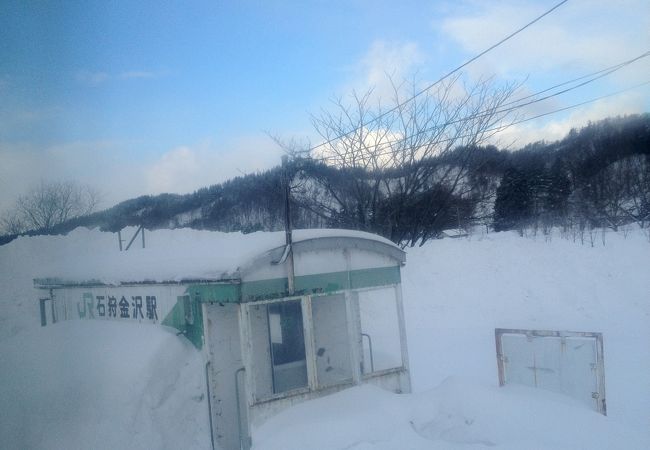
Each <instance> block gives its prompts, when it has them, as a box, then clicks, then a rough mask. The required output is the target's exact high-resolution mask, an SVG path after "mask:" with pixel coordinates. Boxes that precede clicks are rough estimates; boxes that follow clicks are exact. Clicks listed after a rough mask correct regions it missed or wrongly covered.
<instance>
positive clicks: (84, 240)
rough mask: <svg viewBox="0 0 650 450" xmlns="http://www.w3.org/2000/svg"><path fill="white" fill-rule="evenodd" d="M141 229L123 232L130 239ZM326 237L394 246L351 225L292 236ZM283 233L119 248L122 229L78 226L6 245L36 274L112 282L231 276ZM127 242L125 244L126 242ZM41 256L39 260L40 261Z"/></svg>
mask: <svg viewBox="0 0 650 450" xmlns="http://www.w3.org/2000/svg"><path fill="white" fill-rule="evenodd" d="M135 230H136V228H129V229H127V230H124V231H123V232H122V237H123V239H129V240H130V237H131V236H132V235H133V233H134V232H135ZM322 237H357V238H362V239H371V240H375V241H379V242H383V243H386V244H389V245H394V244H393V243H392V242H390V241H389V240H387V239H384V238H382V237H379V236H375V235H373V234H370V233H364V232H361V231H350V230H336V229H334V230H295V231H294V233H293V241H294V242H300V241H304V240H307V239H314V238H322ZM284 242H285V234H284V232H274V233H264V232H256V233H250V234H242V233H220V232H210V231H199V230H190V229H183V230H156V231H146V232H145V248H144V249H143V248H142V244H141V237H140V236H139V235H138V237H136V240H135V241H134V242H133V245H132V247H131V248H130V249H129V250H128V251H122V252H121V251H119V246H118V241H117V234H115V233H101V232H97V231H93V230H88V229H85V228H77V229H76V230H74V231H72V232H71V233H69V234H68V235H67V236H36V237H26V236H23V237H20V238H18V239H16V240H15V241H13V242H11V243H9V244H7V245H6V246H4V247H6V249H5V250H3V253H4V252H7V253H4V254H5V255H7V256H8V258H7V259H6V260H5V261H9V260H10V259H11V258H12V256H11V254H12V252H13V251H14V249H16V248H20V252H21V255H27V256H26V257H28V258H30V259H32V263H33V268H34V269H36V268H37V269H38V270H35V271H30V273H31V274H32V275H33V276H32V278H58V279H61V280H63V281H69V282H85V281H89V280H94V281H101V282H104V283H107V284H118V283H120V282H129V281H133V282H140V281H180V280H183V279H227V278H230V277H232V276H233V274H234V273H235V272H236V271H237V269H238V268H239V267H240V266H242V265H244V264H245V263H247V262H248V261H249V260H251V259H253V258H254V257H256V256H260V255H261V254H263V253H264V252H266V251H269V250H271V249H274V248H277V247H280V246H282V245H284ZM124 246H126V243H125V244H124ZM36 258H38V260H36Z"/></svg>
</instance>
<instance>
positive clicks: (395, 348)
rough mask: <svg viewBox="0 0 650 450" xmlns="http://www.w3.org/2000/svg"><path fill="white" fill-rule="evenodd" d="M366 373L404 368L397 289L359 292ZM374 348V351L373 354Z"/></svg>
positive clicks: (364, 371) (364, 369)
mask: <svg viewBox="0 0 650 450" xmlns="http://www.w3.org/2000/svg"><path fill="white" fill-rule="evenodd" d="M359 313H360V315H361V333H362V341H363V373H370V372H372V371H373V370H372V367H373V366H374V371H375V372H377V371H380V370H385V369H392V368H395V367H402V350H401V349H402V347H401V343H400V333H399V322H398V315H397V298H396V295H395V289H394V288H392V287H391V288H384V289H376V290H372V291H363V292H359ZM371 348H372V351H371Z"/></svg>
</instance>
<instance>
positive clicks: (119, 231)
mask: <svg viewBox="0 0 650 450" xmlns="http://www.w3.org/2000/svg"><path fill="white" fill-rule="evenodd" d="M117 242H118V243H119V244H120V251H122V231H121V230H117Z"/></svg>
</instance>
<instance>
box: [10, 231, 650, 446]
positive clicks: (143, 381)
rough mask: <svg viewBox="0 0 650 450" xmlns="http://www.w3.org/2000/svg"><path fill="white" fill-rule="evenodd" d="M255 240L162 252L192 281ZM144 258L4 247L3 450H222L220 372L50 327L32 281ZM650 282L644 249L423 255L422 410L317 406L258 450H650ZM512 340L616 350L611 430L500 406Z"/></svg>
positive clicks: (94, 241) (162, 242) (130, 339)
mask: <svg viewBox="0 0 650 450" xmlns="http://www.w3.org/2000/svg"><path fill="white" fill-rule="evenodd" d="M240 237H241V235H240V234H238V233H237V234H232V235H228V234H224V233H208V232H196V231H191V230H174V231H160V232H153V233H148V234H147V246H148V250H149V251H151V252H154V253H155V252H166V253H167V254H171V256H170V257H171V258H173V257H174V256H176V257H178V258H180V259H181V260H183V261H186V262H187V264H188V265H187V266H186V267H185V269H186V271H195V270H199V269H200V267H199V265H194V266H191V265H189V264H195V263H196V262H197V261H198V260H201V261H202V264H205V262H206V261H207V262H209V261H210V260H212V259H215V260H216V259H219V258H221V257H224V258H227V257H229V256H228V255H230V256H232V257H233V258H236V259H240V258H241V257H242V256H245V255H241V254H239V255H233V254H231V253H232V252H236V251H238V250H242V251H251V252H252V251H255V252H258V251H260V250H261V248H259V246H262V245H268V243H269V242H271V241H273V240H274V239H275V238H273V239H268V236H267V237H265V236H264V233H260V234H259V235H258V236H254V237H253V241H254V242H256V243H257V244H259V246H258V245H257V244H255V245H253V247H257V248H253V247H251V248H247V249H239V247H237V244H236V243H237V242H238V239H240ZM215 249H216V250H215ZM138 250H139V249H133V250H130V251H129V252H127V253H125V254H123V255H118V256H115V252H117V242H116V240H115V235H113V234H109V233H99V232H97V231H88V230H76V231H75V232H73V233H71V234H70V235H68V236H50V237H38V238H21V239H17V240H16V241H13V242H12V243H10V244H8V245H5V246H1V247H0V361H2V363H1V365H0V436H2V437H3V447H7V448H209V441H208V433H209V431H208V429H209V426H208V424H207V405H206V401H205V399H204V398H202V395H204V389H203V385H204V379H203V361H202V360H201V357H200V355H199V353H198V352H197V351H196V350H195V349H194V348H193V347H191V346H190V345H189V344H188V343H187V342H186V341H184V338H182V337H177V336H175V335H174V334H173V333H170V332H168V331H167V330H166V329H164V328H162V327H156V326H138V325H135V324H127V323H119V322H92V323H87V322H69V323H60V324H57V325H56V326H53V327H46V328H40V327H39V315H38V305H37V301H36V299H37V297H38V293H37V292H35V291H34V290H33V288H32V278H34V277H36V276H43V275H44V274H45V275H48V274H49V275H56V271H57V270H60V269H62V268H65V269H66V271H68V270H67V269H72V270H78V271H79V273H82V272H84V271H86V272H87V271H89V270H91V271H94V270H96V267H95V268H93V267H91V266H90V265H88V263H86V264H82V263H81V261H93V258H95V257H96V258H97V260H96V261H97V262H96V264H99V265H101V268H102V269H106V270H111V269H113V270H114V271H116V272H119V270H121V269H122V268H120V267H115V265H116V264H118V263H116V260H117V259H119V258H124V257H126V258H130V257H132V258H136V259H137V258H141V257H143V256H142V255H141V254H138V253H136V252H137V251H138ZM131 252H133V253H131ZM81 256H83V258H81ZM102 258H103V259H102ZM193 258H194V259H193ZM154 260H156V258H154ZM157 261H158V262H157V263H156V264H155V265H152V266H148V267H147V268H146V270H150V271H151V273H153V274H156V273H158V274H159V273H161V271H165V270H166V271H168V273H165V275H169V276H174V275H177V274H175V273H174V270H170V266H169V264H168V262H169V259H165V258H160V259H158V260H157ZM97 267H100V266H97ZM215 267H217V264H215ZM649 267H650V244H649V243H648V241H647V237H645V236H644V235H643V234H642V233H634V232H633V233H630V234H629V235H628V236H627V238H624V236H623V235H615V234H610V235H608V236H607V241H606V245H605V246H602V244H600V243H599V244H597V245H596V247H594V248H592V247H590V246H587V245H585V246H582V245H580V244H576V243H573V242H571V241H567V240H562V239H558V238H555V239H553V240H552V241H550V242H546V240H545V239H544V238H540V239H538V240H533V239H522V238H519V237H518V236H516V235H515V234H511V233H498V234H490V235H487V236H483V237H473V238H472V239H470V240H451V239H449V240H441V241H433V242H430V243H428V244H427V245H425V246H424V247H422V248H414V249H409V250H408V256H407V265H406V267H405V268H404V271H403V283H404V303H405V309H406V311H405V312H406V320H407V331H408V339H409V352H410V360H411V372H412V377H413V381H414V390H415V394H413V395H411V396H396V395H393V394H390V393H387V392H383V391H379V390H377V389H373V388H371V387H367V386H366V387H361V388H355V389H351V390H348V391H346V392H342V393H339V394H337V395H335V396H332V397H328V398H323V399H321V400H318V401H314V402H310V403H306V404H303V405H299V406H297V407H295V408H292V409H289V410H287V411H285V412H283V413H281V414H280V415H278V416H277V417H275V418H273V419H271V420H270V421H268V422H267V423H266V424H264V425H263V426H262V427H260V428H259V429H258V430H255V433H254V439H255V443H256V448H257V449H274V448H281V449H284V450H288V449H291V448H297V449H303V448H318V449H326V448H331V449H344V448H348V449H357V450H359V449H405V448H406V449H408V448H413V449H418V448H429V449H431V448H441V449H442V448H444V449H449V448H487V447H490V448H494V447H495V448H508V449H510V448H511V449H527V448H535V449H539V448H549V449H550V448H553V449H555V448H566V449H569V448H570V449H574V448H603V449H604V448H626V449H630V448H631V449H635V448H639V449H647V448H650V377H649V376H648V374H649V373H650V346H648V342H650V326H649V324H650V301H649V300H648V299H649V297H648V296H649V294H648V293H650V277H649V276H648V268H649ZM84 273H85V272H84ZM495 327H502V328H536V329H565V330H573V331H600V332H602V333H603V334H604V344H605V373H606V386H607V400H608V412H609V416H608V417H602V416H599V415H598V414H596V413H594V412H592V411H590V410H587V409H586V408H583V407H581V406H579V405H576V404H575V403H573V402H572V401H571V400H570V399H566V398H564V397H561V396H558V395H554V394H551V393H548V392H543V391H533V390H530V389H525V388H514V387H508V388H505V389H499V388H497V387H496V384H497V369H496V357H495V348H494V328H495ZM450 376H452V377H454V378H452V379H447V378H448V377H450ZM458 377H460V378H458Z"/></svg>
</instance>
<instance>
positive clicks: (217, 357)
mask: <svg viewBox="0 0 650 450" xmlns="http://www.w3.org/2000/svg"><path fill="white" fill-rule="evenodd" d="M203 315H204V328H205V341H206V351H207V356H208V361H210V366H209V370H208V373H209V378H210V381H209V382H210V405H211V412H212V427H213V437H214V440H215V442H214V443H215V447H216V448H224V449H235V448H237V449H238V448H239V439H240V436H239V428H240V423H239V420H241V421H242V423H244V424H245V423H246V420H247V419H246V417H245V411H246V407H245V378H244V377H243V376H240V377H239V386H238V387H236V385H235V383H236V382H237V381H236V373H237V371H238V370H239V369H240V368H242V367H243V366H244V363H243V361H242V355H241V341H240V332H239V305H236V304H231V303H227V304H223V306H221V305H220V304H218V303H212V304H204V305H203ZM238 389H239V391H240V393H241V400H242V403H241V404H240V406H241V408H240V411H241V413H242V415H241V416H238V414H237V412H238V410H237V395H236V394H237V390H238ZM245 428H246V427H245V426H244V430H245Z"/></svg>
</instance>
